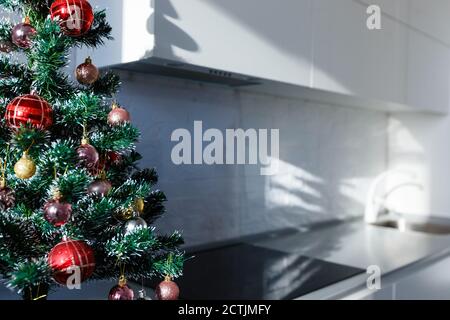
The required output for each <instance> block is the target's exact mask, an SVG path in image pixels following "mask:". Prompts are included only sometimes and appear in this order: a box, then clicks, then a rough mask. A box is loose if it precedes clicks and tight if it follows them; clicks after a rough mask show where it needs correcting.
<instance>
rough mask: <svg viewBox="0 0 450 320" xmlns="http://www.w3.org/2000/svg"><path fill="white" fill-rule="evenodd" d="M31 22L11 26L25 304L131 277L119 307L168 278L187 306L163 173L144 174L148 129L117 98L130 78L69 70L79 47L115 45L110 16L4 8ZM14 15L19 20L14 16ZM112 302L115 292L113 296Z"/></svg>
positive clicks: (7, 151)
mask: <svg viewBox="0 0 450 320" xmlns="http://www.w3.org/2000/svg"><path fill="white" fill-rule="evenodd" d="M0 7H1V8H2V11H3V13H5V12H11V13H14V15H12V16H17V15H18V16H20V17H21V18H22V19H23V20H22V22H21V23H13V22H12V21H9V20H11V19H3V21H1V23H0V108H1V110H0V112H1V114H2V115H4V116H2V119H1V124H0V159H1V162H0V169H1V171H0V173H1V176H0V184H1V185H0V272H1V274H2V277H3V279H4V281H5V283H6V285H7V286H9V287H10V288H14V289H15V290H16V291H17V292H18V293H19V294H21V295H22V296H23V298H25V299H41V298H45V297H46V296H47V291H48V289H49V288H50V289H51V288H53V287H54V286H57V285H63V286H64V285H69V286H70V285H73V286H76V285H77V284H78V283H79V282H82V281H84V280H88V279H89V280H96V279H113V278H116V279H119V281H118V284H117V286H115V287H113V288H112V289H111V292H110V294H109V298H110V299H116V300H117V299H133V292H132V290H131V289H130V288H129V286H128V285H127V284H126V279H128V280H135V281H139V282H140V281H141V280H142V279H143V278H153V279H157V278H160V279H165V280H164V281H162V282H161V283H160V285H159V287H158V288H157V294H158V297H159V298H160V299H176V298H177V296H178V288H177V286H176V284H175V283H174V282H173V281H172V280H173V279H174V278H176V277H178V276H180V275H181V273H182V268H183V263H184V255H183V252H181V251H180V249H179V246H180V245H181V244H182V243H183V240H182V237H181V235H180V234H179V233H178V232H174V233H173V234H170V235H158V234H157V233H156V231H155V228H154V227H151V226H150V224H151V223H153V222H154V221H155V219H157V218H158V217H160V216H161V215H162V214H163V213H164V207H163V203H164V202H165V201H166V198H165V195H164V193H163V192H161V191H159V190H156V189H155V184H156V182H157V174H156V172H155V170H153V169H139V168H138V166H137V164H138V161H139V160H140V158H141V157H140V155H139V154H138V153H137V152H136V150H135V144H136V142H137V141H138V138H139V131H138V129H137V128H135V127H134V126H133V125H132V124H131V121H130V114H129V113H128V112H127V111H126V109H125V108H124V107H122V106H120V105H119V102H118V101H116V99H115V94H116V92H117V90H118V88H119V86H120V80H119V78H118V76H117V75H115V74H114V73H112V72H105V73H101V74H100V73H99V70H98V69H97V68H96V67H95V65H94V63H95V62H94V63H93V61H91V60H90V59H89V58H87V59H86V62H85V63H83V64H81V65H80V66H78V67H77V68H76V70H75V75H76V77H75V78H76V80H75V79H73V80H72V79H71V77H69V76H68V75H67V72H65V71H64V70H65V69H66V68H67V66H68V63H69V61H68V55H69V53H70V52H71V50H72V48H76V47H82V46H87V47H91V48H95V47H97V46H99V45H102V44H104V42H105V41H109V40H112V39H111V36H110V32H111V27H110V25H109V24H108V22H107V21H106V13H105V11H102V10H99V11H95V12H94V10H93V8H92V6H91V5H90V4H89V3H88V2H87V1H86V0H56V1H47V0H0ZM10 16H11V15H10ZM107 296H108V293H105V298H106V297H107Z"/></svg>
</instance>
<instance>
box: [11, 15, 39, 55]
mask: <svg viewBox="0 0 450 320" xmlns="http://www.w3.org/2000/svg"><path fill="white" fill-rule="evenodd" d="M35 34H36V29H34V28H33V26H32V25H30V24H29V23H28V21H26V22H23V23H19V24H18V25H16V26H15V27H14V28H13V29H12V31H11V40H12V42H13V43H14V44H15V45H16V46H18V47H19V48H22V49H28V48H29V47H31V41H32V39H33V37H34V36H35Z"/></svg>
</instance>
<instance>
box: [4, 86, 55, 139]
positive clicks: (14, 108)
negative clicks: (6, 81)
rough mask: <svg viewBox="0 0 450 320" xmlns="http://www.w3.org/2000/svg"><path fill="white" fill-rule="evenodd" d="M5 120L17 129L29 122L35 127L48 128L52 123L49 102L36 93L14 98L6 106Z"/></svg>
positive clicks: (51, 111)
mask: <svg viewBox="0 0 450 320" xmlns="http://www.w3.org/2000/svg"><path fill="white" fill-rule="evenodd" d="M5 118H6V122H7V123H8V125H9V127H11V128H14V129H18V128H20V126H21V125H25V124H27V123H28V124H31V126H32V127H34V128H36V129H42V130H45V129H48V128H49V127H50V126H51V125H52V124H53V110H52V107H51V106H50V104H49V103H48V102H47V101H45V100H44V99H42V98H41V97H39V96H38V95H36V94H26V95H23V96H20V97H17V98H14V99H13V100H12V101H11V102H10V103H9V104H8V106H7V107H6V114H5Z"/></svg>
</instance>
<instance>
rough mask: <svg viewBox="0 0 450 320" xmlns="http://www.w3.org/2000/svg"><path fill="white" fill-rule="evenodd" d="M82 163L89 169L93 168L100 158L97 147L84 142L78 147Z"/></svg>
mask: <svg viewBox="0 0 450 320" xmlns="http://www.w3.org/2000/svg"><path fill="white" fill-rule="evenodd" d="M77 154H78V159H79V160H80V163H81V164H82V165H83V166H85V167H86V168H88V169H93V168H94V167H95V166H96V165H97V163H98V160H99V158H100V156H99V154H98V151H97V149H95V148H94V147H93V146H91V145H90V144H89V143H82V144H81V145H80V146H79V147H78V149H77Z"/></svg>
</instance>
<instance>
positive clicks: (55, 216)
mask: <svg viewBox="0 0 450 320" xmlns="http://www.w3.org/2000/svg"><path fill="white" fill-rule="evenodd" d="M71 215H72V205H71V204H70V203H67V202H60V201H59V200H55V199H54V200H50V201H48V202H47V203H46V204H45V205H44V218H45V220H47V221H48V222H50V223H51V224H52V225H54V226H55V227H60V226H62V225H64V224H66V223H67V221H69V219H70V217H71Z"/></svg>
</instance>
